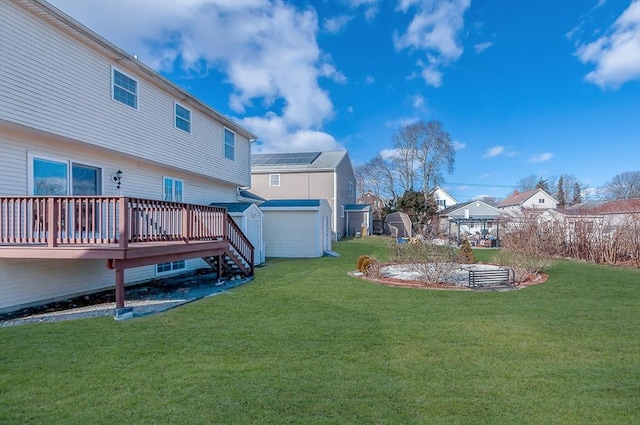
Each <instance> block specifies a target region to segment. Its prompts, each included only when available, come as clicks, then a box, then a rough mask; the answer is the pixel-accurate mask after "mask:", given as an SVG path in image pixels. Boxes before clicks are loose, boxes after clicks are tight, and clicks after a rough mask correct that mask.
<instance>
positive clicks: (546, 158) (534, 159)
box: [529, 152, 553, 162]
mask: <svg viewBox="0 0 640 425" xmlns="http://www.w3.org/2000/svg"><path fill="white" fill-rule="evenodd" d="M551 158H553V154H552V153H550V152H546V153H541V154H539V155H534V156H532V157H531V158H530V159H529V162H545V161H549V160H550V159H551Z"/></svg>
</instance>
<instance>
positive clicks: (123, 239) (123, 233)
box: [118, 196, 131, 248]
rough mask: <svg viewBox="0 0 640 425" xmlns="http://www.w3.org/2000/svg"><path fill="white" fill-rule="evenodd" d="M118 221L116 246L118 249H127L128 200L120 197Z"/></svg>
mask: <svg viewBox="0 0 640 425" xmlns="http://www.w3.org/2000/svg"><path fill="white" fill-rule="evenodd" d="M119 211H120V220H119V221H118V245H119V246H120V248H127V246H128V245H129V227H130V225H131V224H130V223H131V222H130V220H129V198H127V197H125V196H121V197H120V208H119Z"/></svg>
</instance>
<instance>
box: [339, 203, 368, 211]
mask: <svg viewBox="0 0 640 425" xmlns="http://www.w3.org/2000/svg"><path fill="white" fill-rule="evenodd" d="M344 210H345V211H369V210H371V205H369V204H347V205H345V206H344Z"/></svg>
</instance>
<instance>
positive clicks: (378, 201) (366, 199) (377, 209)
mask: <svg viewBox="0 0 640 425" xmlns="http://www.w3.org/2000/svg"><path fill="white" fill-rule="evenodd" d="M356 203H358V204H367V205H369V206H371V213H372V214H373V215H374V218H375V219H380V217H382V210H383V209H384V207H385V206H386V205H387V202H386V201H385V200H384V199H383V198H381V197H379V196H376V195H374V194H373V193H371V192H366V193H363V194H362V195H360V196H358V198H357V199H356Z"/></svg>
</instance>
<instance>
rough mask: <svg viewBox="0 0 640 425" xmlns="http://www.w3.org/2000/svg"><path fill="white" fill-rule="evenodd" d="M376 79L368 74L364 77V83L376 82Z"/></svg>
mask: <svg viewBox="0 0 640 425" xmlns="http://www.w3.org/2000/svg"><path fill="white" fill-rule="evenodd" d="M375 81H376V79H375V78H373V77H372V76H371V75H367V76H366V77H364V83H365V84H373V83H375Z"/></svg>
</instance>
